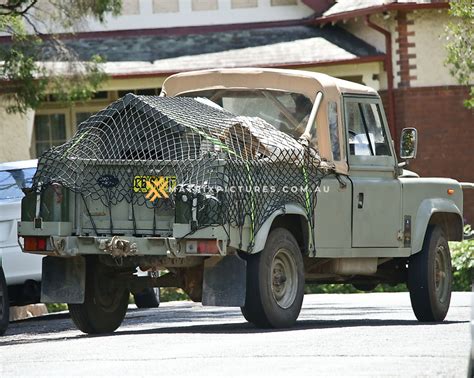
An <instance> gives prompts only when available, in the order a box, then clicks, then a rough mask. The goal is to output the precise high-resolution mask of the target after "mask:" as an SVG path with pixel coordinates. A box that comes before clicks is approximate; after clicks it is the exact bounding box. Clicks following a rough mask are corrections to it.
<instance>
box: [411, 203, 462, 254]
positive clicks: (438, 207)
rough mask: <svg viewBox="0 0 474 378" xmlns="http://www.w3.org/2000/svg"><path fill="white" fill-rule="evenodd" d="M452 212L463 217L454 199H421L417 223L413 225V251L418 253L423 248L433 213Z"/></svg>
mask: <svg viewBox="0 0 474 378" xmlns="http://www.w3.org/2000/svg"><path fill="white" fill-rule="evenodd" d="M436 213H451V214H456V215H457V216H459V218H460V219H461V226H462V211H461V210H460V209H459V208H458V207H457V206H456V204H455V203H454V202H452V201H449V200H446V199H444V198H427V199H424V200H423V201H421V204H420V206H419V207H418V211H417V213H416V220H415V224H414V225H413V233H412V245H411V253H412V254H414V253H418V252H420V251H421V249H422V248H423V241H424V240H425V234H426V230H427V228H428V224H429V222H430V219H431V217H432V216H433V214H436Z"/></svg>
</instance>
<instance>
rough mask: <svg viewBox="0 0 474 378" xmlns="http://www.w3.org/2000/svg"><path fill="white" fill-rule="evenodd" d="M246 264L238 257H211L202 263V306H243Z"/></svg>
mask: <svg viewBox="0 0 474 378" xmlns="http://www.w3.org/2000/svg"><path fill="white" fill-rule="evenodd" d="M246 279H247V262H246V261H245V260H242V259H241V258H240V257H239V256H237V255H234V256H225V257H211V258H210V259H207V260H206V261H205V262H204V282H203V292H202V304H203V306H228V307H241V306H243V305H244V304H245V290H246Z"/></svg>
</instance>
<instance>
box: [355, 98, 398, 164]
mask: <svg viewBox="0 0 474 378" xmlns="http://www.w3.org/2000/svg"><path fill="white" fill-rule="evenodd" d="M379 106H380V105H379V104H378V103H371V102H367V101H356V100H350V101H347V102H346V127H347V131H348V134H349V153H350V155H353V156H391V153H390V147H389V144H388V138H387V135H386V133H385V130H384V128H383V123H382V118H381V114H380V108H379Z"/></svg>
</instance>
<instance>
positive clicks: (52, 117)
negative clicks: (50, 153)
mask: <svg viewBox="0 0 474 378" xmlns="http://www.w3.org/2000/svg"><path fill="white" fill-rule="evenodd" d="M34 138H35V152H36V156H37V157H38V156H41V155H42V154H43V153H44V152H45V151H47V150H49V149H50V148H51V147H54V146H59V145H61V144H63V143H64V142H65V141H66V139H67V133H66V115H65V114H61V113H55V114H38V115H36V116H35V123H34Z"/></svg>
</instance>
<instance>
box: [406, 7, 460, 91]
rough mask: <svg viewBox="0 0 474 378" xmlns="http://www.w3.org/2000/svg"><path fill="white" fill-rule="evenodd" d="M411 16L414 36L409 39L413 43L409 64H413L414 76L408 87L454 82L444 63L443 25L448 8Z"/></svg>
mask: <svg viewBox="0 0 474 378" xmlns="http://www.w3.org/2000/svg"><path fill="white" fill-rule="evenodd" d="M412 19H413V20H414V24H413V27H412V29H413V31H414V35H413V36H411V37H409V39H410V42H412V43H414V46H413V47H409V48H408V51H409V53H411V54H416V57H415V58H414V59H412V64H413V65H415V66H416V68H414V69H413V70H412V71H413V75H415V76H416V79H414V80H412V81H411V86H412V87H425V86H438V85H457V82H456V80H455V78H454V77H452V76H451V74H450V73H449V68H448V67H447V66H445V64H444V62H445V60H446V55H447V54H446V48H445V44H446V42H447V39H446V38H447V35H446V32H445V27H446V25H447V23H448V22H449V16H448V13H447V10H433V11H423V12H420V11H418V12H413V13H412Z"/></svg>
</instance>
